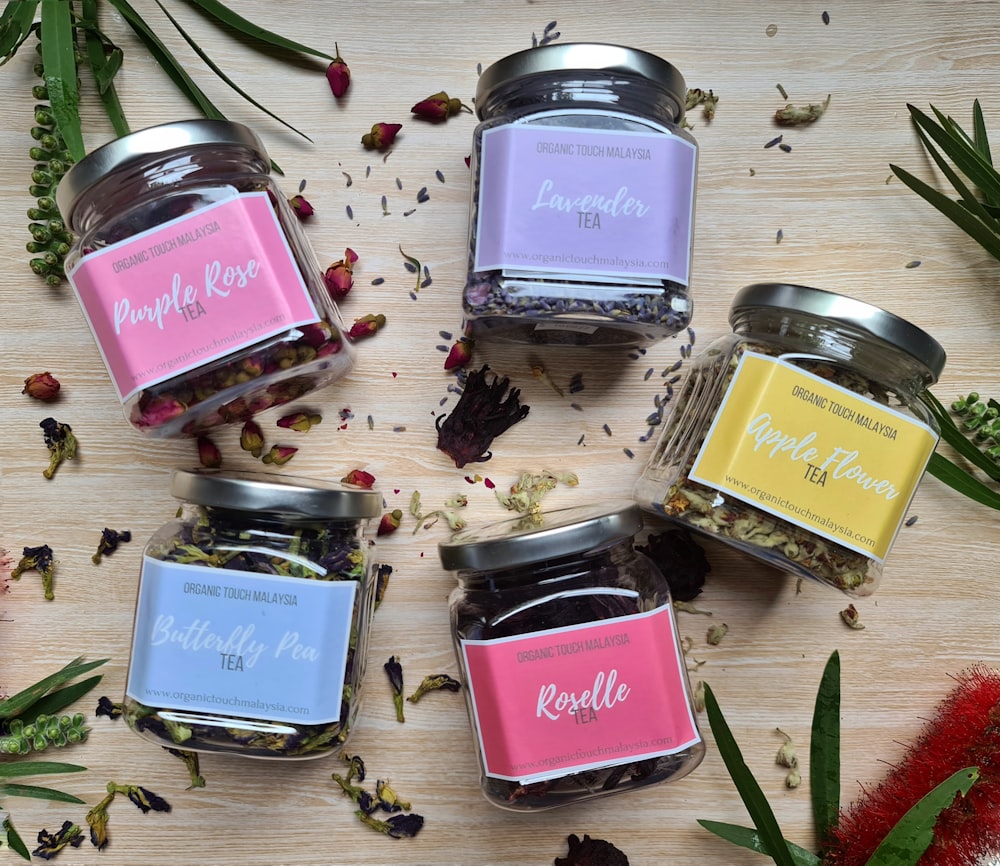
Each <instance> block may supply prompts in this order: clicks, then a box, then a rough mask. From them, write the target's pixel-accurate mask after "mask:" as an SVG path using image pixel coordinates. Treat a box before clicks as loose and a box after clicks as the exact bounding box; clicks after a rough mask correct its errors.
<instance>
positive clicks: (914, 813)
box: [865, 767, 979, 866]
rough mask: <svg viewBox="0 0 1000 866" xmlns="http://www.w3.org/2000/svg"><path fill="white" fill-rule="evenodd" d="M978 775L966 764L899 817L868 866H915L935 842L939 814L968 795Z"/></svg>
mask: <svg viewBox="0 0 1000 866" xmlns="http://www.w3.org/2000/svg"><path fill="white" fill-rule="evenodd" d="M978 778H979V768H978V767H966V768H965V769H964V770H959V771H958V772H957V773H954V774H952V775H951V776H949V777H948V778H947V779H945V780H944V781H943V782H942V783H941V784H940V785H938V786H937V787H936V788H934V789H933V790H931V791H929V792H928V793H927V794H926V795H925V796H924V797H923V798H921V799H920V800H918V801H917V802H916V803H915V804H914V805H913V806H912V807H911V808H910V809H909V811H907V813H906V814H905V815H903V817H902V818H900V819H899V821H898V822H897V824H896V826H895V827H893V828H892V829H891V830H890V831H889V832H888V834H887V835H886V837H885V838H884V839H883V840H882V841H881V843H879V846H878V848H876V849H875V852H874V853H873V854H872V856H871V857H870V858H869V859H868V862H867V863H866V864H865V866H913V864H915V863H916V862H917V861H918V860H919V859H920V858H921V857H922V856H923V854H924V851H926V850H927V846H928V845H930V844H931V842H932V841H934V824H935V823H936V822H937V816H938V814H940V812H941V811H942V810H943V809H947V808H948V807H949V806H950V805H951V804H952V802H954V800H955V796H956V795H957V794H961V795H962V796H963V797H964V796H965V795H966V794H968V793H969V789H970V788H971V787H972V786H973V784H975V781H976V779H978Z"/></svg>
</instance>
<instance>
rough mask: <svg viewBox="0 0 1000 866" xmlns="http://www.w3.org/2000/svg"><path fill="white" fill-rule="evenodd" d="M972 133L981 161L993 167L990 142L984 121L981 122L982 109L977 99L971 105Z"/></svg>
mask: <svg viewBox="0 0 1000 866" xmlns="http://www.w3.org/2000/svg"><path fill="white" fill-rule="evenodd" d="M972 132H973V140H974V141H975V143H976V149H977V150H978V151H979V153H980V155H981V156H982V157H983V159H985V160H986V161H987V162H989V164H990V165H993V156H992V155H991V154H990V140H989V137H988V136H987V134H986V121H985V120H983V107H982V106H981V105H980V104H979V100H978V99H977V100H975V101H974V102H973V103H972Z"/></svg>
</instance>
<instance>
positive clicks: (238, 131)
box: [56, 119, 270, 223]
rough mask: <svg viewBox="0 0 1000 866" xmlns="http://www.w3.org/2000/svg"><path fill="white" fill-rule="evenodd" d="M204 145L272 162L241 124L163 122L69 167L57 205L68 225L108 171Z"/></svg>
mask: <svg viewBox="0 0 1000 866" xmlns="http://www.w3.org/2000/svg"><path fill="white" fill-rule="evenodd" d="M204 145H212V146H223V147H225V146H230V147H242V148H244V149H246V150H249V151H251V152H252V153H254V154H255V155H256V156H258V157H260V158H261V159H262V160H264V161H265V162H266V163H270V157H269V156H268V155H267V151H266V150H265V149H264V143H263V142H262V141H261V140H260V138H258V137H257V134H256V133H255V132H254V131H253V130H251V129H250V128H249V127H246V126H244V125H243V124H242V123H234V122H232V121H229V120H209V119H204V120H181V121H177V122H175V123H162V124H160V125H159V126H150V127H147V128H146V129H140V130H137V131H136V132H132V133H129V134H128V135H123V136H122V137H121V138H116V139H114V140H113V141H109V142H108V143H107V144H105V145H103V146H102V147H99V148H97V150H94V151H91V152H90V153H89V154H87V155H86V156H85V157H84V158H83V159H81V160H80V161H79V162H78V163H77V164H76V165H74V166H73V167H72V168H70V170H69V171H67V172H66V174H65V175H63V177H62V179H61V180H60V181H59V186H58V187H56V204H58V205H59V211H60V212H61V213H62V216H63V219H65V220H66V222H67V223H71V222H72V219H71V216H72V211H73V207H74V206H75V205H76V203H77V201H78V200H79V199H80V197H81V196H82V195H83V194H84V193H86V192H87V190H89V189H90V188H91V187H92V186H94V184H96V183H98V182H99V181H100V180H101V179H102V178H103V177H104V176H105V175H107V174H108V173H109V172H112V171H116V170H118V169H120V168H122V167H123V166H125V165H128V163H130V162H133V161H134V160H138V159H143V158H144V157H148V156H152V155H154V154H158V153H165V152H167V151H171V150H180V149H182V148H187V147H199V146H204Z"/></svg>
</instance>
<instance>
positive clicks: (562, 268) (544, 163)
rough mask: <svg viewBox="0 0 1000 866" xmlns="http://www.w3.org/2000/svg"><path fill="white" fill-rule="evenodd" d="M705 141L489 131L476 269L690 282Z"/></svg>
mask: <svg viewBox="0 0 1000 866" xmlns="http://www.w3.org/2000/svg"><path fill="white" fill-rule="evenodd" d="M696 162H697V150H696V148H695V146H694V145H693V144H691V143H690V142H688V141H685V140H684V139H683V138H679V137H677V136H673V135H668V134H666V133H640V132H622V131H618V130H586V131H582V130H579V129H567V128H563V127H554V126H528V125H509V126H499V127H495V128H493V129H489V130H487V131H486V132H484V133H483V138H482V153H481V156H480V190H479V216H478V226H477V232H476V250H475V265H474V267H475V270H477V271H488V270H497V269H501V268H510V269H517V270H527V271H533V272H544V273H560V274H567V273H568V274H585V275H592V276H618V277H633V278H634V277H645V278H657V279H664V280H673V281H675V282H678V283H682V284H683V285H687V284H688V278H689V271H690V258H691V225H692V218H693V215H694V187H695V168H696Z"/></svg>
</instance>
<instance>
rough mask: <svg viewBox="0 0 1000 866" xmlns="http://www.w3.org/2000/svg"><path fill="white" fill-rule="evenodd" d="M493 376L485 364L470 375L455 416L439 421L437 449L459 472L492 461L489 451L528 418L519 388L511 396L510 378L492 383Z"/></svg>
mask: <svg viewBox="0 0 1000 866" xmlns="http://www.w3.org/2000/svg"><path fill="white" fill-rule="evenodd" d="M489 372H490V368H489V365H488V364H484V365H483V366H482V367H481V368H480V369H478V370H476V371H474V372H472V373H469V375H468V377H467V379H466V382H465V390H464V391H462V396H461V397H460V398H459V401H458V403H457V404H456V405H455V408H454V409H453V410H452V413H451V414H450V415H449V416H448V417H447V418H445V416H444V415H440V416H438V419H437V431H438V443H437V447H438V448H439V449H440V450H441V451H444V453H445V454H447V455H448V456H449V457H451V459H452V460H454V461H455V466H457V467H458V468H459V469H461V468H462V467H463V466H465V464H466V463H479V462H483V461H486V460H489V459H490V457H492V456H493V454H492V452H491V451H490V450H489V449H490V445H492V444H493V440H494V439H495V438H496V437H497V436H499V435H500V434H501V433H503V432H505V431H506V430H509V429H510V428H511V427H513V426H514V425H515V424H516V423H517V422H518V421H520V420H521V419H522V418H524V417H525V416H526V415H527V414H528V410H529V408H530V407H528V406H522V405H521V403H520V400H519V397H520V395H521V391H520V389H519V388H511V389H510V391H509V393H508V390H507V389H508V386H509V385H510V380H509V379H508V378H506V377H504V378H502V379H501V378H500V377H499V376H496V375H494V376H493V379H492V381H489V382H488V381H487V373H489ZM442 419H443V420H442Z"/></svg>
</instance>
